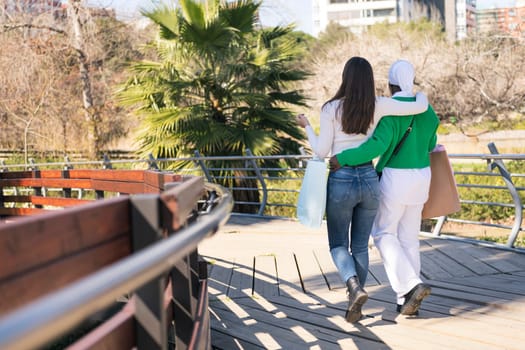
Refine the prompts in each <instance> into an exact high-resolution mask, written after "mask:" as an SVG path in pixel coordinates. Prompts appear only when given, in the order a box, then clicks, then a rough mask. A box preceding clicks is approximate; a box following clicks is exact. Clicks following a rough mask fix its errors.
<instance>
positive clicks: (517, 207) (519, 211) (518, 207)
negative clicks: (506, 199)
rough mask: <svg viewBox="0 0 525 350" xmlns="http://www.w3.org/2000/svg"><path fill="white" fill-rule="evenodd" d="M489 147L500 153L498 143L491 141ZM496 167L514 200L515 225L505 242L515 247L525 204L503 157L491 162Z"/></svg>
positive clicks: (495, 152) (491, 168) (492, 166)
mask: <svg viewBox="0 0 525 350" xmlns="http://www.w3.org/2000/svg"><path fill="white" fill-rule="evenodd" d="M487 147H488V148H489V150H490V153H491V154H499V152H498V149H497V148H496V145H495V144H494V143H493V142H490V143H489V144H488V145H487ZM494 168H498V170H499V173H500V175H501V176H502V177H503V181H504V182H505V185H507V188H508V189H509V192H510V195H511V196H512V201H513V202H514V225H512V229H511V231H510V233H509V238H508V239H507V243H506V244H505V245H506V246H507V247H510V248H512V247H514V243H515V242H516V238H517V237H518V234H519V232H520V230H521V221H522V219H523V205H522V203H521V198H520V195H519V193H518V190H516V186H514V182H512V177H511V176H510V173H509V171H508V170H507V168H506V167H505V164H504V163H503V161H502V160H501V159H494V160H493V161H492V163H491V164H490V170H494Z"/></svg>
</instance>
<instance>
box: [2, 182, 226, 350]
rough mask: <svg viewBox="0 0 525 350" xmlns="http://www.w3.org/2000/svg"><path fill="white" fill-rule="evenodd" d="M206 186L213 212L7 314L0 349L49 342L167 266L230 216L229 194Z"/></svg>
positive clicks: (19, 347)
mask: <svg viewBox="0 0 525 350" xmlns="http://www.w3.org/2000/svg"><path fill="white" fill-rule="evenodd" d="M205 186H206V187H207V188H209V189H211V190H213V191H216V192H217V193H219V194H220V196H219V197H218V198H217V203H216V206H215V208H214V209H213V210H211V211H210V212H209V213H206V214H203V215H200V216H199V217H198V218H197V220H196V221H194V222H192V223H191V224H190V225H189V226H187V227H185V228H183V229H181V230H180V231H177V233H176V234H174V235H171V236H170V237H168V238H166V239H164V240H161V241H159V242H157V243H155V244H152V245H151V246H149V247H147V248H144V249H142V250H140V251H138V252H136V253H134V254H133V255H131V256H129V257H127V258H124V259H122V260H120V261H118V262H116V263H114V264H112V265H110V266H108V267H107V268H104V269H102V270H100V271H99V272H97V273H95V274H92V275H90V276H88V277H86V278H84V279H82V280H80V281H78V282H76V283H73V284H72V285H70V286H68V287H65V288H63V289H61V290H60V291H58V292H56V293H53V294H50V295H49V296H45V297H42V298H40V299H38V300H36V301H34V302H32V303H30V304H28V305H26V306H24V307H22V308H20V309H18V310H16V311H14V312H12V313H11V314H8V315H7V316H5V317H4V318H3V319H1V320H0V348H1V349H34V348H36V347H38V346H39V345H42V344H45V343H47V342H49V341H52V340H53V339H55V338H57V337H59V336H60V335H61V334H63V333H64V332H66V331H67V330H69V329H70V328H71V327H72V326H74V325H77V324H78V323H80V322H81V321H83V320H85V319H86V318H88V317H89V316H91V315H92V314H93V313H95V312H97V311H99V310H102V309H104V308H105V307H107V306H109V305H110V304H111V303H113V302H114V301H115V299H116V298H118V297H119V296H121V295H123V294H125V293H128V292H130V291H133V290H135V289H137V288H139V287H140V286H142V285H143V284H145V283H146V282H148V281H150V280H152V279H153V278H155V277H157V276H159V275H161V274H162V273H164V272H166V271H167V270H169V269H170V268H171V267H172V266H173V265H174V264H175V263H176V262H177V261H178V260H180V259H182V258H183V257H184V256H186V255H187V254H188V253H190V252H191V251H192V250H194V249H195V248H196V247H197V245H198V243H199V242H200V241H201V240H203V239H204V238H206V237H208V236H209V235H210V234H213V233H215V232H216V231H217V230H218V229H219V227H220V226H221V225H223V224H224V223H225V222H226V221H227V220H228V218H229V216H230V214H231V210H232V208H233V199H232V197H231V195H230V193H229V192H227V191H226V190H225V189H224V188H222V187H221V186H218V185H214V184H205ZM29 335H30V336H29Z"/></svg>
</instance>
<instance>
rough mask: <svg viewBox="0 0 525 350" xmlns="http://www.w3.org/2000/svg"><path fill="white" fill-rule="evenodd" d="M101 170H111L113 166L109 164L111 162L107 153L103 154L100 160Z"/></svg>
mask: <svg viewBox="0 0 525 350" xmlns="http://www.w3.org/2000/svg"><path fill="white" fill-rule="evenodd" d="M102 169H113V165H112V164H111V160H110V159H109V156H108V154H107V153H104V156H103V158H102Z"/></svg>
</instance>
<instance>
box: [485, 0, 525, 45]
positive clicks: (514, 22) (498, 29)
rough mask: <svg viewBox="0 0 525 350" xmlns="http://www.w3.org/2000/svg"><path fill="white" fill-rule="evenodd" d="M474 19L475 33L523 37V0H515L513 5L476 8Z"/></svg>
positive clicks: (524, 22)
mask: <svg viewBox="0 0 525 350" xmlns="http://www.w3.org/2000/svg"><path fill="white" fill-rule="evenodd" d="M475 19H476V32H477V33H480V34H481V33H502V34H509V35H511V36H514V37H525V0H517V1H516V4H515V6H514V7H508V8H489V9H483V10H478V11H476V15H475Z"/></svg>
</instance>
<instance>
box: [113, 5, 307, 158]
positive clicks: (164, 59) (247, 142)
mask: <svg viewBox="0 0 525 350" xmlns="http://www.w3.org/2000/svg"><path fill="white" fill-rule="evenodd" d="M180 4H181V9H168V8H166V7H160V8H159V9H156V10H153V11H152V12H149V13H148V12H147V13H145V15H146V16H148V17H149V18H150V19H151V20H153V21H155V23H157V24H158V26H159V40H158V42H157V44H156V45H157V46H156V50H157V54H158V58H159V60H158V61H156V62H152V61H150V62H147V61H143V62H138V63H137V64H135V65H134V66H133V70H132V73H133V77H132V78H131V79H130V80H129V82H128V84H127V86H126V87H125V88H124V89H123V90H122V91H121V93H120V95H119V97H120V100H121V102H122V103H123V104H129V105H135V106H137V112H138V114H139V115H141V117H142V125H141V130H142V134H141V135H140V137H139V143H140V145H139V147H140V150H139V151H140V153H141V154H142V155H146V154H150V153H151V154H153V155H154V156H155V157H177V156H178V157H181V156H191V155H193V152H194V151H195V150H199V151H200V152H201V153H202V154H204V155H207V156H218V155H240V154H243V153H244V152H245V150H246V149H250V150H251V151H252V152H253V154H254V155H263V154H264V155H271V154H290V153H298V151H299V141H301V140H302V139H303V138H304V134H303V133H302V132H301V130H300V129H299V128H298V127H297V125H296V123H295V122H294V121H293V118H292V117H293V115H292V112H291V111H290V110H289V109H288V108H287V106H293V105H299V106H304V105H305V99H304V97H303V96H302V95H301V93H300V92H299V91H298V90H296V89H294V88H293V86H294V83H296V82H299V81H301V80H302V79H304V78H305V77H306V76H307V75H308V73H307V72H305V71H303V70H301V69H298V68H295V66H294V64H295V63H296V60H297V59H298V58H299V57H301V54H302V52H303V49H304V45H297V36H296V35H295V36H293V35H291V33H292V32H293V31H292V29H293V28H292V27H275V28H268V29H262V30H260V29H256V28H255V26H254V23H255V21H256V14H257V9H258V6H259V5H258V4H257V3H255V2H253V1H234V2H229V3H227V4H224V3H221V4H217V3H215V2H213V1H206V2H204V3H200V2H196V1H192V0H185V1H181V2H180Z"/></svg>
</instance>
